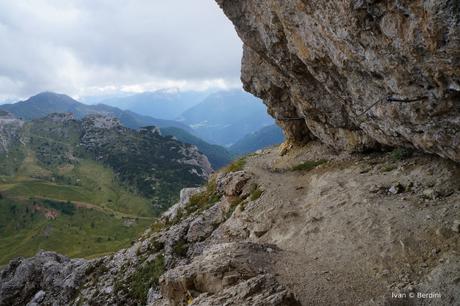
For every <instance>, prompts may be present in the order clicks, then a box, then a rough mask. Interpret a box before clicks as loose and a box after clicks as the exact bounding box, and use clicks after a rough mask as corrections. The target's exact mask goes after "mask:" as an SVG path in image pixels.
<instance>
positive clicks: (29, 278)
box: [0, 252, 91, 305]
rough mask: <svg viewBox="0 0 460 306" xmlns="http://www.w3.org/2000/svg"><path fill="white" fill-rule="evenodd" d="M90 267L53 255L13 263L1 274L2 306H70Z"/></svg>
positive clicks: (0, 292) (86, 264)
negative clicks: (27, 305) (68, 305)
mask: <svg viewBox="0 0 460 306" xmlns="http://www.w3.org/2000/svg"><path fill="white" fill-rule="evenodd" d="M90 267H91V264H90V263H89V262H88V261H86V260H79V259H72V260H71V259H69V258H67V257H65V256H62V255H59V254H56V253H53V252H40V253H38V254H37V255H36V256H34V257H31V258H28V259H21V258H18V259H16V260H13V261H12V262H10V264H9V265H8V266H7V267H6V268H5V269H4V270H2V271H1V274H0V305H26V304H29V305H48V304H50V305H67V304H69V303H70V302H71V301H72V300H73V298H74V297H75V295H76V293H77V290H78V288H79V287H80V286H81V285H82V283H83V280H84V279H85V277H86V272H87V271H88V270H89V269H90Z"/></svg>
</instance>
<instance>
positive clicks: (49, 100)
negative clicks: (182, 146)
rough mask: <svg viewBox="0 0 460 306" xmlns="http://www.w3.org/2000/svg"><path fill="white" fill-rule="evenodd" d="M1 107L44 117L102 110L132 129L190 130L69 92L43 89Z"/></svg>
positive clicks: (24, 115) (21, 114)
mask: <svg viewBox="0 0 460 306" xmlns="http://www.w3.org/2000/svg"><path fill="white" fill-rule="evenodd" d="M0 109H2V110H6V111H8V112H10V113H12V114H14V115H15V116H16V117H18V118H23V119H24V120H32V119H38V118H43V117H45V116H47V115H49V114H52V113H72V114H73V115H74V116H75V117H76V118H77V119H82V118H83V117H85V116H87V115H91V114H101V115H111V116H113V117H116V118H118V119H119V120H120V122H121V123H122V124H123V125H124V126H126V127H128V128H133V129H138V128H140V127H144V126H152V125H154V126H158V127H177V128H181V129H184V130H188V131H191V129H190V127H188V126H187V125H186V124H183V123H180V122H177V121H173V120H163V119H156V118H152V117H149V116H143V115H139V114H137V113H134V112H132V111H129V110H121V109H119V108H116V107H112V106H108V105H104V104H98V105H87V104H83V103H81V102H78V101H76V100H74V99H72V98H71V97H69V96H66V95H63V94H57V93H52V92H43V93H40V94H38V95H35V96H33V97H30V98H29V99H27V100H25V101H20V102H17V103H14V104H3V105H0Z"/></svg>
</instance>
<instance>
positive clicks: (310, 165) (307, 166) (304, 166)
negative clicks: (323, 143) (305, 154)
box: [291, 159, 327, 171]
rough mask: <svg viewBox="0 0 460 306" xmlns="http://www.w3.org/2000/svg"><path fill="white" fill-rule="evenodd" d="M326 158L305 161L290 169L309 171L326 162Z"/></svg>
mask: <svg viewBox="0 0 460 306" xmlns="http://www.w3.org/2000/svg"><path fill="white" fill-rule="evenodd" d="M326 162H327V160H324V159H321V160H318V161H305V162H303V163H300V164H298V165H297V166H294V167H292V168H291V170H292V171H310V170H312V169H315V168H316V167H318V166H319V165H322V164H324V163H326Z"/></svg>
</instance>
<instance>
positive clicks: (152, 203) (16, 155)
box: [0, 114, 210, 265]
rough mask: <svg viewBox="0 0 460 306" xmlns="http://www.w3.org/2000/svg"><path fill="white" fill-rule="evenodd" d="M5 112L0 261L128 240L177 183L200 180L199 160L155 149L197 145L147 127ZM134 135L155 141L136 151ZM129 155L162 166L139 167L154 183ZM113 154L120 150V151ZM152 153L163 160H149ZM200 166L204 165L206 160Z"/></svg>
mask: <svg viewBox="0 0 460 306" xmlns="http://www.w3.org/2000/svg"><path fill="white" fill-rule="evenodd" d="M4 120H5V119H4ZM9 120H11V122H7V123H3V125H2V127H3V128H5V129H6V128H8V127H9V129H10V132H11V133H9V134H7V133H5V134H4V135H3V136H5V139H4V140H5V142H4V143H5V144H6V145H5V148H4V152H3V154H2V155H3V157H2V159H1V160H0V170H1V175H0V195H1V197H0V204H1V205H0V209H1V213H0V219H1V220H0V221H1V222H0V225H1V226H0V265H4V264H6V263H7V262H8V261H9V260H11V259H12V258H14V257H17V256H32V255H34V254H35V253H36V252H37V251H39V250H41V249H43V250H53V251H57V252H60V253H63V254H65V255H68V256H72V257H93V256H101V255H103V254H107V253H111V252H114V251H116V250H119V249H120V248H123V247H128V246H129V245H130V243H131V242H132V241H133V240H134V239H136V238H137V237H138V235H139V234H141V233H142V232H143V231H144V230H145V228H146V227H148V226H149V224H151V223H152V222H153V221H154V220H155V219H156V218H157V217H158V216H159V213H160V212H161V211H162V210H164V209H165V208H164V207H166V208H167V207H168V206H170V205H171V204H172V203H174V202H175V200H176V199H177V198H178V193H179V190H180V189H181V188H183V187H187V186H189V185H193V184H200V182H202V181H203V177H201V176H200V175H201V174H200V173H201V171H202V168H201V166H199V164H200V161H198V162H195V164H196V166H193V165H187V164H181V162H177V161H175V160H173V159H172V158H171V159H168V160H166V159H165V158H164V157H163V158H162V157H161V156H159V157H158V155H157V154H161V149H160V147H161V146H164V148H165V149H167V150H168V151H169V152H170V153H169V154H170V156H173V153H172V152H173V151H175V150H177V149H178V148H179V149H180V150H182V151H177V153H176V154H177V155H176V156H177V157H180V158H184V157H186V158H192V159H191V160H193V157H199V155H197V154H198V153H197V152H196V153H194V152H186V151H187V150H190V148H191V147H190V148H187V146H186V145H184V144H181V143H178V142H176V141H174V140H172V139H170V138H169V139H166V138H164V137H161V136H159V134H158V133H156V132H155V133H156V134H155V133H154V131H149V130H147V131H148V133H150V134H147V135H145V134H142V133H141V132H135V131H133V130H130V129H127V128H122V127H121V126H120V125H119V124H118V123H117V121H113V120H114V119H109V118H106V117H102V116H95V117H88V118H86V119H84V121H82V122H80V121H77V120H74V119H72V117H71V116H69V115H65V114H54V115H50V116H48V117H45V118H44V119H37V120H34V121H31V122H27V123H24V122H22V121H20V120H18V119H9ZM6 135H7V136H8V137H6ZM136 138H139V139H138V140H139V141H143V142H144V145H143V147H144V148H148V147H149V143H150V145H153V146H156V148H157V149H156V150H153V151H152V152H151V153H150V154H149V153H146V154H140V155H137V154H138V153H137V152H136V151H135V149H134V144H135V143H136V141H137V140H136ZM100 145H104V146H105V147H104V148H101V147H100ZM125 145H126V146H127V147H130V150H131V151H130V152H126V151H125V148H127V147H123V146H125ZM174 145H176V147H174ZM106 147H110V151H108V150H107V148H106ZM117 150H122V151H124V152H125V154H128V155H129V156H130V157H127V158H128V159H129V160H130V162H131V163H130V162H124V163H123V164H119V162H118V161H117V160H113V159H111V155H110V153H113V152H116V151H117ZM192 151H193V150H192ZM95 154H97V156H96V155H95ZM193 154H195V155H193ZM134 155H137V158H139V160H140V162H142V166H143V165H144V164H149V162H150V165H151V166H154V165H156V166H157V167H159V168H162V167H166V168H162V169H165V170H164V172H163V171H161V170H158V171H152V172H150V171H149V172H148V173H147V175H150V173H155V175H157V176H158V177H159V178H160V179H161V182H160V183H157V184H155V182H154V181H152V184H151V185H146V184H145V183H144V182H145V180H147V177H144V178H141V177H142V173H143V171H141V170H137V168H136V165H135V163H136V157H135V156H134ZM116 157H117V158H123V153H118V154H117V156H116ZM144 158H145V159H147V158H148V159H149V162H145V161H144V160H143V159H144ZM157 158H160V159H161V160H162V163H164V164H163V165H158V164H156V162H158V160H157ZM202 158H203V161H206V158H205V157H202ZM184 162H185V160H184ZM205 166H206V167H208V168H206V169H205V171H210V166H209V164H206V165H205ZM130 167H131V168H130ZM167 168H169V169H168V170H166V169H167ZM182 170H184V171H190V172H189V174H188V176H187V175H184V174H182V180H183V181H182V182H181V181H180V180H176V179H174V173H176V172H177V171H182ZM192 170H193V171H192ZM134 171H135V173H136V176H135V177H132V173H133V172H134ZM166 171H169V172H171V173H173V174H168V172H166ZM144 173H146V172H144ZM168 175H172V176H171V178H170V179H168V178H167V177H168ZM204 175H205V176H204V177H206V175H207V174H204ZM138 179H139V180H138ZM142 179H143V180H142ZM157 188H158V189H160V193H157V191H156V189H157ZM168 203H171V204H168Z"/></svg>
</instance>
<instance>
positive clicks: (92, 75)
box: [0, 0, 241, 96]
mask: <svg viewBox="0 0 460 306" xmlns="http://www.w3.org/2000/svg"><path fill="white" fill-rule="evenodd" d="M0 50H2V51H1V52H2V55H1V57H0V96H8V95H18V96H25V95H30V94H34V93H36V92H37V91H41V90H57V91H61V92H67V93H69V94H81V93H82V92H83V93H84V92H85V88H89V87H91V88H97V87H104V86H124V85H133V84H138V83H148V82H158V83H162V82H163V83H164V82H166V81H167V80H181V81H190V82H192V83H193V82H200V81H205V80H211V79H218V78H219V79H224V80H226V81H228V82H229V83H235V82H237V80H238V78H239V66H240V58H241V42H240V41H239V39H238V37H237V36H236V34H235V31H234V30H233V27H232V25H231V24H230V22H229V21H228V20H227V19H226V18H225V16H224V15H223V13H222V12H221V11H220V9H219V8H218V7H217V5H216V4H215V2H214V0H167V1H164V0H74V1H61V0H35V1H16V0H5V1H1V2H0Z"/></svg>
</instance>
